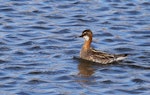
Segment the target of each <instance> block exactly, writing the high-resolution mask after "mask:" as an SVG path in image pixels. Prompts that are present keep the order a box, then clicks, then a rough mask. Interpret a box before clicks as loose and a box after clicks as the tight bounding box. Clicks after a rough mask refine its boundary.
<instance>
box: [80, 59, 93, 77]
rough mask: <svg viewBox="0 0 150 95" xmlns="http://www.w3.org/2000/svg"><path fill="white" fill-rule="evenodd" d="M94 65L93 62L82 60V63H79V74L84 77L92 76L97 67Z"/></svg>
mask: <svg viewBox="0 0 150 95" xmlns="http://www.w3.org/2000/svg"><path fill="white" fill-rule="evenodd" d="M93 66H94V65H93V64H91V62H88V61H84V60H80V63H79V64H78V70H79V73H78V75H81V76H83V77H90V76H92V74H93V73H94V72H95V69H94V67H93Z"/></svg>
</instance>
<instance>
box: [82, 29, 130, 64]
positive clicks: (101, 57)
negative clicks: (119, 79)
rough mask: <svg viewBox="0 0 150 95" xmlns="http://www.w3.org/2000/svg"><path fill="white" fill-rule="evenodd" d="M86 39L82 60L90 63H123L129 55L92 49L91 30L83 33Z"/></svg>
mask: <svg viewBox="0 0 150 95" xmlns="http://www.w3.org/2000/svg"><path fill="white" fill-rule="evenodd" d="M79 37H82V38H84V44H83V46H82V48H81V50H80V58H81V59H84V60H88V61H92V62H95V63H100V64H109V63H113V62H118V61H122V60H123V59H125V58H126V57H127V56H128V54H108V53H106V52H102V51H99V50H96V49H94V48H92V47H91V43H92V37H93V33H92V31H91V30H90V29H86V30H84V31H83V32H82V34H81V36H79Z"/></svg>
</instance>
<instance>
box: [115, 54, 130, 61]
mask: <svg viewBox="0 0 150 95" xmlns="http://www.w3.org/2000/svg"><path fill="white" fill-rule="evenodd" d="M127 56H128V54H118V55H115V57H116V61H121V60H123V59H125V58H127Z"/></svg>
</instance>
